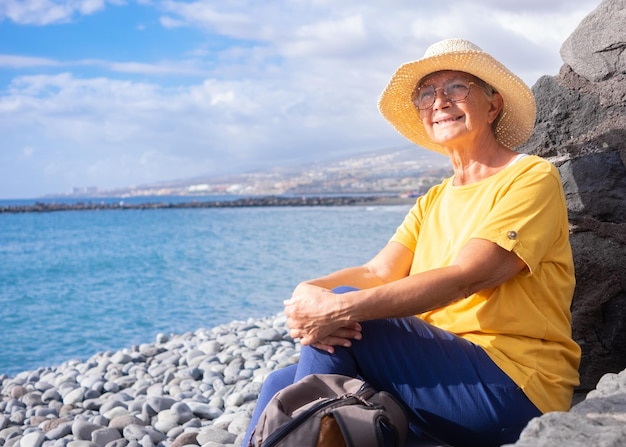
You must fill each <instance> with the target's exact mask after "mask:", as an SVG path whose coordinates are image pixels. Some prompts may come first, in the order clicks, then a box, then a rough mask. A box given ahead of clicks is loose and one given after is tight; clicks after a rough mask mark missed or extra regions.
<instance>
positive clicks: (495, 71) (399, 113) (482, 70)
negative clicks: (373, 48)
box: [378, 50, 537, 155]
mask: <svg viewBox="0 0 626 447" xmlns="http://www.w3.org/2000/svg"><path fill="white" fill-rule="evenodd" d="M442 70H453V71H462V72H465V73H469V74H471V75H474V76H476V77H477V78H480V79H482V80H483V81H485V82H486V83H488V84H489V85H491V86H492V87H494V88H495V89H496V90H497V91H498V93H500V95H502V98H503V102H504V107H503V110H502V113H501V116H500V120H499V122H498V124H497V127H496V129H495V135H496V139H497V140H498V141H499V142H500V143H502V144H503V145H504V146H506V147H508V148H510V149H513V148H515V147H517V146H519V145H520V144H522V143H524V142H525V141H526V140H528V138H529V137H530V135H531V134H532V131H533V128H534V126H535V118H536V113H537V110H536V105H535V98H534V96H533V93H532V91H531V90H530V88H529V87H528V86H527V85H526V84H525V83H524V81H522V80H521V79H520V78H519V77H518V76H516V75H515V74H513V73H512V72H511V71H510V70H509V69H507V68H506V67H505V66H504V65H503V64H501V63H500V62H498V61H497V60H496V59H494V58H493V57H492V56H491V55H489V54H488V53H485V52H483V51H473V50H464V51H456V52H454V51H453V52H448V53H444V54H441V55H435V56H431V57H425V58H423V59H420V60H417V61H413V62H408V63H406V64H403V65H401V66H400V67H399V68H398V69H397V70H396V72H395V73H394V74H393V76H392V77H391V80H390V81H389V83H388V84H387V86H386V87H385V90H384V91H383V93H382V94H381V96H380V98H379V101H378V109H379V110H380V113H381V114H382V115H383V116H384V117H385V119H387V121H389V122H390V123H391V125H392V126H393V127H395V129H396V130H397V131H398V132H400V133H401V134H402V135H403V136H404V137H406V138H407V139H409V140H410V141H412V142H413V143H415V144H417V145H418V146H421V147H424V148H426V149H430V150H433V151H435V152H439V153H442V154H446V155H447V154H448V152H447V151H446V149H445V148H444V147H443V146H441V145H439V144H437V143H434V142H433V141H432V140H431V139H430V138H429V137H428V136H427V134H426V131H425V129H424V125H423V124H422V121H421V119H420V116H419V111H418V110H417V108H416V107H415V105H414V104H413V102H412V101H411V95H412V94H413V90H414V89H415V87H416V85H417V83H418V82H419V81H420V80H421V79H422V78H424V77H425V76H427V75H429V74H431V73H434V72H437V71H442Z"/></svg>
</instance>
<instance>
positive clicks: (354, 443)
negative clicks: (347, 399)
mask: <svg viewBox="0 0 626 447" xmlns="http://www.w3.org/2000/svg"><path fill="white" fill-rule="evenodd" d="M372 401H379V402H380V403H374V402H372V405H371V406H365V405H346V406H343V407H338V408H336V409H334V410H333V411H332V413H331V414H332V415H333V417H334V418H335V419H336V420H337V424H338V425H339V428H341V432H342V433H343V437H344V439H345V441H346V444H347V446H348V447H380V446H384V447H396V446H404V445H405V443H406V437H407V431H408V422H407V418H406V414H405V413H404V410H403V409H402V407H401V406H400V404H398V402H397V401H396V400H395V399H394V398H393V397H392V396H391V395H390V394H388V393H386V392H384V391H383V392H380V393H377V394H376V395H375V396H373V399H372ZM383 406H384V408H383Z"/></svg>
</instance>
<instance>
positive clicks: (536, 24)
mask: <svg viewBox="0 0 626 447" xmlns="http://www.w3.org/2000/svg"><path fill="white" fill-rule="evenodd" d="M0 1H1V0H0ZM109 3H112V2H109ZM115 3H116V4H119V3H120V2H119V1H116V2H115ZM140 3H142V8H158V10H157V11H154V10H152V12H153V13H154V15H153V17H152V20H153V21H152V22H149V21H148V20H147V19H145V18H143V17H142V18H141V19H139V20H136V21H135V25H134V26H133V29H134V30H135V31H136V30H137V26H138V25H137V24H139V23H141V24H142V25H141V26H145V31H144V32H142V33H141V36H142V38H144V36H145V35H147V34H149V33H150V32H152V31H153V30H154V28H155V27H156V26H158V25H157V24H156V23H155V22H156V21H157V20H158V21H160V25H161V26H162V27H163V28H165V31H164V32H167V33H171V34H172V35H174V34H175V33H177V32H180V31H189V30H192V31H193V32H194V33H195V34H194V33H189V34H185V35H193V36H194V38H193V39H194V40H190V41H189V42H188V43H187V44H186V45H187V46H186V50H185V51H181V52H180V54H178V55H177V57H176V58H172V57H171V56H168V57H169V59H166V58H165V57H163V56H162V55H160V54H158V53H156V54H158V56H152V58H151V59H146V58H143V57H142V56H143V54H142V55H137V54H133V53H130V54H126V53H123V51H126V48H124V47H123V46H120V48H119V53H117V54H116V55H114V56H113V57H111V58H110V59H108V60H104V59H95V58H93V57H92V56H91V55H90V54H86V53H85V54H83V55H81V56H78V58H76V59H73V60H62V59H61V58H60V57H58V58H52V57H49V56H48V55H46V54H45V53H42V54H39V55H36V56H34V55H29V56H24V55H19V54H15V55H9V54H5V55H0V70H3V71H2V73H4V74H5V79H7V78H12V79H11V80H10V82H6V83H5V85H2V86H0V135H3V145H2V148H1V149H0V152H1V153H0V157H1V158H2V160H1V161H2V164H1V165H2V167H1V168H0V169H2V172H0V197H2V196H4V197H7V196H8V195H10V194H11V193H13V194H15V193H16V192H18V193H22V191H16V190H15V186H14V185H16V184H19V183H20V181H21V179H19V178H17V177H16V176H20V175H21V176H22V177H24V174H23V172H32V175H31V176H30V179H32V178H37V177H41V186H40V187H41V188H44V186H43V185H45V188H46V190H45V191H43V190H40V191H38V192H37V193H38V194H41V193H44V192H59V191H67V190H69V189H70V188H71V187H72V186H90V185H99V186H101V187H117V186H125V185H131V184H140V183H146V182H150V181H158V180H167V179H173V178H185V177H191V176H197V175H200V174H204V173H212V172H219V171H220V170H227V171H229V170H239V171H242V170H246V169H250V168H254V167H259V166H264V165H267V166H272V165H276V164H286V163H289V162H292V161H294V162H295V161H299V160H313V159H315V158H316V157H319V158H323V157H328V156H329V154H337V153H339V152H344V153H346V152H355V151H360V150H363V151H364V150H371V149H377V148H384V147H389V146H394V145H399V144H404V143H405V142H404V140H403V139H402V138H401V137H400V136H398V135H397V134H396V132H395V131H394V130H393V129H391V127H390V126H389V125H388V124H387V123H386V122H385V121H384V120H383V119H382V118H381V117H380V115H379V114H378V111H377V109H376V101H377V99H378V95H379V94H380V92H381V91H382V89H383V88H384V86H385V84H386V82H387V81H388V79H389V77H390V75H391V73H392V72H393V71H394V70H395V69H396V68H397V67H398V66H399V65H400V64H401V63H403V62H406V61H409V60H414V59H417V58H419V57H421V56H422V54H423V53H424V51H425V49H426V47H427V46H428V45H430V44H432V43H433V42H435V41H436V40H439V39H442V38H447V37H465V38H468V39H470V40H472V41H474V42H475V43H477V44H478V45H479V46H481V47H482V48H483V49H485V50H486V51H489V52H490V53H492V54H493V55H494V56H496V57H497V58H498V59H500V60H502V61H503V62H504V63H505V64H506V65H508V66H510V68H512V69H513V70H514V71H516V72H517V73H518V74H520V76H521V77H522V78H523V79H525V80H526V81H527V82H528V83H529V84H532V83H534V81H535V80H536V79H537V78H538V77H539V76H541V75H543V74H554V73H556V72H557V70H558V68H559V67H560V65H561V61H560V57H559V54H558V52H559V48H560V45H561V44H562V42H563V41H564V40H565V38H566V37H567V36H568V35H569V34H570V33H571V32H572V31H573V30H574V28H575V27H576V26H577V25H578V23H579V22H580V20H581V19H582V18H583V17H584V16H585V15H586V14H587V13H589V12H590V11H592V10H593V9H594V8H595V7H596V6H597V4H598V3H599V0H598V1H587V0H567V1H565V0H558V1H555V2H545V0H541V1H535V0H532V1H529V2H519V1H507V0H484V1H476V2H471V3H470V2H464V1H456V2H455V1H453V2H448V3H441V2H438V1H435V0H424V1H419V2H417V1H412V0H411V1H409V0H389V1H385V2H378V1H373V0H372V1H363V0H361V1H358V0H343V1H341V2H337V1H331V0H316V1H310V0H309V1H304V0H282V1H252V0H237V1H227V2H226V1H217V0H215V1H210V0H199V1H191V2H182V1H172V0H167V1H164V2H160V3H159V2H156V1H155V2H147V1H142V2H140ZM8 6H10V8H9V7H8ZM104 7H105V1H104V0H93V1H89V2H88V1H78V0H68V1H65V2H62V1H52V0H30V1H25V2H21V3H20V2H17V1H15V0H9V1H5V2H4V3H2V4H0V26H1V24H2V22H1V20H2V18H4V19H8V20H12V21H14V22H16V23H30V24H45V23H61V22H64V21H69V20H72V18H73V17H77V16H78V15H80V14H93V13H94V12H97V11H101V10H102V9H103V8H104ZM122 7H123V6H122ZM9 9H10V11H11V12H8V11H9ZM105 14H106V13H105ZM65 26H72V25H65ZM198 31H199V32H198ZM158 44H159V42H153V43H152V45H158ZM87 48H88V46H87ZM149 49H150V50H154V47H150V48H149ZM118 54H119V56H118ZM81 73H82V74H81ZM7 74H8V76H7ZM19 163H21V164H19ZM25 164H28V169H26V168H24V169H26V171H21V172H22V173H17V171H18V169H17V168H16V169H12V168H11V166H18V165H19V166H21V167H22V168H23V167H24V165H25ZM22 168H20V169H22ZM13 171H15V172H16V173H15V174H14V172H13ZM12 176H13V177H12ZM10 177H11V178H10ZM4 179H7V180H4ZM8 185H11V186H10V187H11V188H12V189H11V190H10V191H9V190H8V189H7V188H9V186H8ZM24 188H25V187H24ZM50 188H53V189H50ZM25 190H26V189H23V191H25ZM32 191H33V194H34V193H35V190H34V189H32Z"/></svg>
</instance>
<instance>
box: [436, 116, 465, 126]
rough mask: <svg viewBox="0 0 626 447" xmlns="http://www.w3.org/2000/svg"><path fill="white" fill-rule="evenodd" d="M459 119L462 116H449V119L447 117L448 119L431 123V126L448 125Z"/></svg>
mask: <svg viewBox="0 0 626 447" xmlns="http://www.w3.org/2000/svg"><path fill="white" fill-rule="evenodd" d="M461 118H463V117H462V116H451V117H448V118H442V119H440V120H437V121H433V124H439V125H441V124H450V123H454V122H456V121H459V120H461Z"/></svg>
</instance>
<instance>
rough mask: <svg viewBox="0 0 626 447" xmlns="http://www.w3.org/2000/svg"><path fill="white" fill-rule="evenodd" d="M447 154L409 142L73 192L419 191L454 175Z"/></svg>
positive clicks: (185, 193)
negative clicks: (223, 172)
mask: <svg viewBox="0 0 626 447" xmlns="http://www.w3.org/2000/svg"><path fill="white" fill-rule="evenodd" d="M451 173H452V171H451V168H450V164H449V161H448V159H447V158H446V157H444V156H442V155H439V154H436V153H434V152H432V151H428V150H424V149H420V148H417V147H415V146H406V147H401V148H393V149H387V150H380V151H374V152H367V153H362V154H357V155H351V156H348V157H342V158H337V159H334V160H326V161H320V162H317V163H308V164H302V165H291V166H276V167H275V168H273V169H269V170H264V171H254V172H247V173H241V174H234V175H228V176H206V177H202V176H201V177H195V178H191V179H181V180H173V181H163V182H155V183H151V184H145V185H140V186H134V187H129V188H120V189H115V190H100V189H94V188H91V189H90V191H80V190H75V191H74V195H80V194H81V193H82V194H83V195H84V194H85V193H86V192H88V193H89V195H90V196H118V197H119V196H146V195H151V196H152V195H202V194H235V195H285V194H363V193H394V194H395V193H398V194H419V193H422V192H424V190H425V189H427V188H428V187H429V186H431V185H432V184H434V183H438V182H439V181H441V179H442V178H444V177H447V176H449V175H451Z"/></svg>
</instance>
